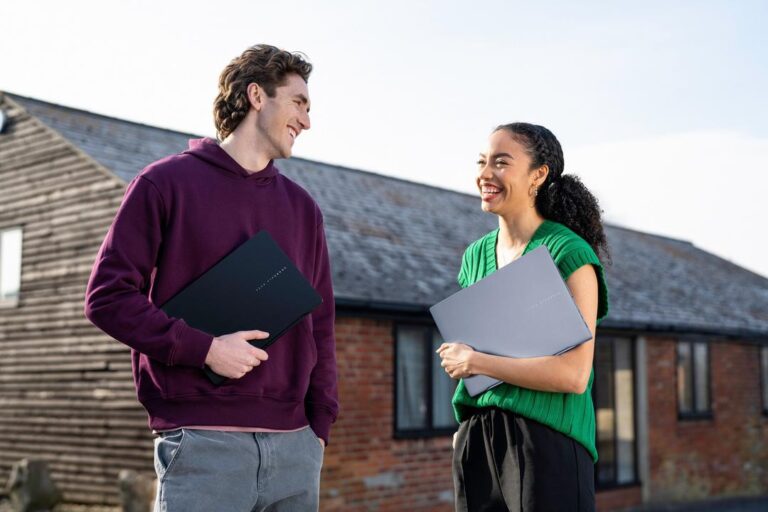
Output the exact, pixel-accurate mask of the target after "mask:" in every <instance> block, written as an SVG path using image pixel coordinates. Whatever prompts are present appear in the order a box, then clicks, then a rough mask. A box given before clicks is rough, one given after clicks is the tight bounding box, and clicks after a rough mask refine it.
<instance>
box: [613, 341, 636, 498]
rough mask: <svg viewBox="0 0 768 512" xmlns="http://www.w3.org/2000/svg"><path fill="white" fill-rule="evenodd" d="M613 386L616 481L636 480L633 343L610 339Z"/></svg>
mask: <svg viewBox="0 0 768 512" xmlns="http://www.w3.org/2000/svg"><path fill="white" fill-rule="evenodd" d="M613 354H614V386H615V393H614V394H615V395H616V441H617V442H616V465H617V467H616V482H617V483H620V484H622V483H629V482H633V481H634V480H635V400H634V398H635V397H634V377H635V376H634V371H633V369H632V343H631V342H630V340H628V339H621V338H617V339H615V340H614V341H613Z"/></svg>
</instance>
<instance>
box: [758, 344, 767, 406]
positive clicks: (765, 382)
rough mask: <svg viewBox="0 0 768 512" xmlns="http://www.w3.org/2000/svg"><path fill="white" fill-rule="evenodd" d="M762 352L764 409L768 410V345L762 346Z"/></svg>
mask: <svg viewBox="0 0 768 512" xmlns="http://www.w3.org/2000/svg"><path fill="white" fill-rule="evenodd" d="M760 354H761V357H760V360H761V365H760V366H761V368H762V375H763V410H764V411H768V347H762V348H761V349H760Z"/></svg>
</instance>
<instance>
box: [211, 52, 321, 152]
mask: <svg viewBox="0 0 768 512" xmlns="http://www.w3.org/2000/svg"><path fill="white" fill-rule="evenodd" d="M311 72H312V64H310V63H309V62H307V61H306V60H304V56H303V55H301V54H300V53H291V52H287V51H285V50H281V49H280V48H276V47H274V46H270V45H268V44H257V45H255V46H251V47H250V48H248V49H247V50H245V51H244V52H243V53H242V55H240V56H239V57H237V58H235V59H233V60H232V62H230V63H229V65H227V67H226V68H224V71H222V72H221V76H219V94H218V95H217V96H216V100H215V101H214V102H213V120H214V123H216V134H217V135H218V137H219V140H224V139H225V138H226V137H227V136H228V135H229V134H230V133H232V132H233V131H235V128H237V126H238V125H239V124H240V122H241V121H242V120H243V119H244V118H245V115H246V114H247V113H248V111H249V110H250V108H251V105H250V103H249V101H248V85H250V84H252V83H257V84H259V85H260V86H261V87H262V88H264V91H265V92H266V93H267V96H269V97H270V98H274V97H275V89H277V88H278V87H280V86H281V85H284V84H285V81H286V77H287V76H288V75H289V74H290V73H296V74H297V75H299V76H300V77H301V78H303V79H304V81H305V82H306V81H308V80H309V74H310V73H311Z"/></svg>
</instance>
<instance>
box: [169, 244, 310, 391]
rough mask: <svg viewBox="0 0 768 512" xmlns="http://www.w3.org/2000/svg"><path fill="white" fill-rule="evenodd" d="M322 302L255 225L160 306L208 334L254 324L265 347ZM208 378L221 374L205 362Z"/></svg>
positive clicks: (250, 327)
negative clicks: (240, 241)
mask: <svg viewBox="0 0 768 512" xmlns="http://www.w3.org/2000/svg"><path fill="white" fill-rule="evenodd" d="M322 302H323V300H322V298H321V297H320V295H319V294H318V293H317V292H316V291H315V289H314V288H312V285H311V284H310V283H309V282H308V281H307V280H306V279H305V278H304V276H303V275H302V274H301V272H299V269H297V268H296V266H295V265H294V264H293V262H292V261H291V260H290V258H288V256H287V255H286V254H285V253H284V252H283V251H282V250H281V249H280V247H279V246H278V245H277V243H275V241H274V239H272V237H271V236H270V235H269V233H267V232H266V231H260V232H259V233H257V234H256V235H254V236H253V237H252V238H251V239H250V240H248V241H247V242H245V243H243V244H242V245H240V246H239V247H237V248H236V249H235V250H233V251H232V252H231V253H229V254H228V255H227V256H225V257H224V258H223V259H222V260H221V261H219V262H218V263H217V264H216V265H214V266H213V267H211V268H210V269H209V270H208V271H206V272H205V273H204V274H203V275H202V276H200V277H199V278H197V279H196V280H195V281H193V282H192V283H191V284H189V285H187V287H186V288H184V289H183V290H182V291H181V292H179V293H178V294H176V295H175V296H174V297H173V298H172V299H170V300H169V301H168V302H166V303H165V304H164V305H163V306H162V308H161V309H162V310H163V311H164V312H165V313H166V314H167V315H168V316H170V317H173V318H182V319H183V320H184V321H185V322H186V323H187V324H188V325H190V326H191V327H194V328H196V329H199V330H201V331H203V332H206V333H208V334H211V335H213V336H221V335H223V334H230V333H233V332H237V331H250V330H253V329H258V330H261V331H266V332H268V333H269V338H267V339H263V340H250V341H249V342H250V343H251V345H253V346H254V347H258V348H262V349H265V348H267V347H268V346H270V345H271V344H272V343H274V342H275V341H277V339H278V338H280V336H282V335H283V334H284V333H285V332H286V331H287V330H288V329H290V328H291V327H293V326H294V325H295V324H296V323H297V322H299V320H301V319H302V318H304V316H306V315H307V314H309V313H310V312H312V310H314V309H315V308H316V307H317V306H319V305H320V304H321V303H322ZM205 372H206V374H207V375H208V378H209V379H210V380H211V381H212V382H213V383H214V384H221V383H222V382H224V381H225V380H226V378H225V377H222V376H221V375H218V374H217V373H214V372H213V371H212V370H211V369H210V368H208V367H206V368H205Z"/></svg>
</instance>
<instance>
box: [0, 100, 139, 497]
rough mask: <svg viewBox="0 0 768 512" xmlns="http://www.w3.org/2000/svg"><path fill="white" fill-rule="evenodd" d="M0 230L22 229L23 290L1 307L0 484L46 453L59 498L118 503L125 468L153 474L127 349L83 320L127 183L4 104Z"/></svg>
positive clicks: (10, 104) (12, 105) (0, 144)
mask: <svg viewBox="0 0 768 512" xmlns="http://www.w3.org/2000/svg"><path fill="white" fill-rule="evenodd" d="M0 101H1V103H0V104H1V105H2V108H3V110H4V111H5V112H6V114H7V115H8V116H9V118H10V120H11V125H10V126H9V128H7V129H6V131H5V133H3V134H0V229H4V228H9V227H19V226H20V227H22V228H23V248H22V273H21V291H20V296H19V301H18V304H17V305H16V306H12V307H2V308H0V487H3V486H4V485H5V482H6V481H7V479H8V476H9V473H10V468H11V465H12V464H13V463H15V462H16V461H18V460H20V459H22V458H25V457H30V458H41V459H44V460H47V461H48V463H49V465H50V467H51V469H52V472H53V476H54V479H55V481H56V483H57V484H58V486H59V487H60V489H61V490H62V491H63V493H64V498H65V501H66V502H69V503H82V504H103V505H115V504H117V473H118V471H119V470H120V469H123V468H125V469H134V470H138V471H150V472H151V471H152V470H153V469H152V452H151V446H152V441H151V434H150V433H149V430H148V428H147V420H146V415H145V413H144V410H143V409H142V408H141V406H140V405H139V404H138V402H137V401H136V397H135V392H134V389H133V379H132V377H131V363H130V355H129V350H128V349H127V347H125V346H123V345H121V344H120V343H117V342H116V341H114V340H113V339H111V338H110V337H108V336H106V335H104V334H102V333H101V332H100V331H99V330H98V329H96V328H95V327H93V326H92V325H91V324H90V323H89V322H88V321H87V320H86V319H85V317H84V316H83V296H84V293H85V286H86V282H87V280H88V275H89V273H90V269H91V265H92V263H93V260H94V258H95V256H96V252H97V251H98V248H99V245H100V243H101V240H102V239H103V237H104V235H105V233H106V231H107V229H108V227H109V224H110V222H111V220H112V217H113V216H114V213H115V211H116V209H117V207H118V206H119V204H120V201H121V199H122V196H123V191H124V188H125V184H124V183H122V182H121V181H120V180H119V179H118V178H117V177H116V176H114V175H112V174H111V173H109V172H108V171H107V170H105V169H103V168H101V167H100V166H99V165H98V164H97V163H96V162H94V161H93V160H91V159H90V158H89V157H87V156H85V155H84V154H83V153H81V152H80V151H79V150H78V149H77V148H75V147H74V146H73V145H71V144H70V143H68V142H67V141H66V140H64V139H63V138H62V137H61V136H60V135H59V134H57V133H56V132H54V131H53V130H51V129H49V128H48V127H46V126H45V125H43V124H42V123H41V122H39V121H38V120H37V119H35V118H33V117H30V116H29V115H28V114H27V113H26V112H25V111H24V110H23V109H22V108H20V107H19V106H18V105H17V104H15V103H14V102H12V101H11V100H10V99H8V98H5V99H2V100H0Z"/></svg>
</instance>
